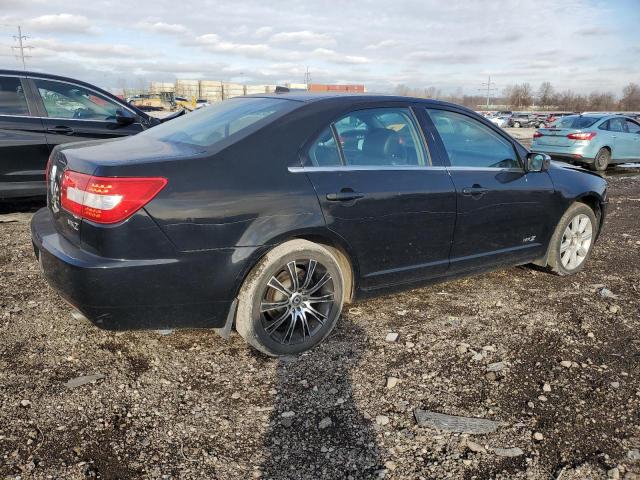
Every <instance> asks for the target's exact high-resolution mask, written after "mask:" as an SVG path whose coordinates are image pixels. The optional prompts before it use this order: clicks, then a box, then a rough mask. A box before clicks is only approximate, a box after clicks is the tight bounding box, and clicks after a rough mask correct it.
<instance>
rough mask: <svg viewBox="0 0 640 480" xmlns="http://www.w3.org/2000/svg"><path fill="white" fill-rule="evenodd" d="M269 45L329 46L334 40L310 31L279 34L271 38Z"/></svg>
mask: <svg viewBox="0 0 640 480" xmlns="http://www.w3.org/2000/svg"><path fill="white" fill-rule="evenodd" d="M269 41H270V42H271V43H276V44H287V45H293V46H298V45H306V46H310V47H314V46H318V47H320V46H323V47H325V46H330V45H335V44H336V40H335V39H334V38H333V37H331V36H330V35H327V34H325V33H316V32H312V31H310V30H300V31H297V32H279V33H276V34H274V35H272V36H271V38H270V39H269Z"/></svg>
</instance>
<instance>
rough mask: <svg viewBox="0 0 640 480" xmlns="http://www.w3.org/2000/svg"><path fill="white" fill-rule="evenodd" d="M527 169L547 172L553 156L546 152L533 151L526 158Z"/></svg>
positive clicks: (528, 170)
mask: <svg viewBox="0 0 640 480" xmlns="http://www.w3.org/2000/svg"><path fill="white" fill-rule="evenodd" d="M525 163H526V165H525V170H526V171H527V172H545V171H547V170H548V169H549V165H550V164H551V157H550V156H549V155H545V154H544V153H534V152H531V153H529V154H528V155H527V158H526V162H525Z"/></svg>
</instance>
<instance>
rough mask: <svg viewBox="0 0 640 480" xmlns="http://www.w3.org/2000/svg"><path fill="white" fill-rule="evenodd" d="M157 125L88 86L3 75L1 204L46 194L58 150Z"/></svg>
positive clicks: (0, 104)
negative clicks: (48, 171) (52, 157)
mask: <svg viewBox="0 0 640 480" xmlns="http://www.w3.org/2000/svg"><path fill="white" fill-rule="evenodd" d="M180 113H182V112H180ZM171 118H173V116H172V117H171ZM164 120H165V119H163V121H164ZM159 123H160V120H158V119H156V118H153V117H150V116H148V115H147V114H146V113H144V112H142V111H140V110H138V109H137V108H135V107H133V106H131V105H129V104H128V103H125V102H123V101H122V100H120V99H119V98H117V97H115V96H114V95H111V94H110V93H109V92H106V91H104V90H102V89H100V88H98V87H96V86H93V85H90V84H88V83H85V82H81V81H79V80H74V79H71V78H66V77H59V76H57V75H48V74H45V73H32V72H20V71H14V70H0V199H2V198H10V197H26V196H33V195H44V194H45V184H44V169H45V165H46V164H47V158H49V154H50V153H51V150H52V149H53V148H54V147H55V146H56V145H60V144H64V143H69V142H77V141H80V140H93V139H105V138H117V137H123V136H128V135H135V134H136V133H139V132H141V131H142V130H145V129H147V128H149V127H152V126H154V125H157V124H159Z"/></svg>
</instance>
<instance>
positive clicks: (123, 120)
mask: <svg viewBox="0 0 640 480" xmlns="http://www.w3.org/2000/svg"><path fill="white" fill-rule="evenodd" d="M135 121H136V117H135V115H134V114H133V113H131V112H130V111H129V110H124V109H118V110H116V123H118V124H119V125H130V124H132V123H133V122H135Z"/></svg>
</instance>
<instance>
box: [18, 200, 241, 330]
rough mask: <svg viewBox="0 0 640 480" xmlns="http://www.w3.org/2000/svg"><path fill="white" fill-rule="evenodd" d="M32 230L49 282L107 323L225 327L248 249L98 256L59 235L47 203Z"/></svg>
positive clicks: (112, 327) (98, 320) (96, 319)
mask: <svg viewBox="0 0 640 480" xmlns="http://www.w3.org/2000/svg"><path fill="white" fill-rule="evenodd" d="M31 237H32V241H33V246H34V251H35V254H36V257H37V259H38V261H39V264H40V268H41V270H42V272H43V274H44V276H45V278H46V279H47V281H48V282H49V284H50V285H51V286H52V287H53V288H54V289H56V290H57V291H58V292H59V293H60V295H61V296H62V297H63V298H64V299H65V300H66V301H67V302H68V303H70V304H71V305H72V306H74V307H75V308H76V309H78V310H79V311H80V312H81V313H82V314H83V315H84V316H85V317H87V318H88V319H89V320H91V321H92V322H93V323H94V324H95V325H97V326H99V327H101V328H105V329H108V330H131V329H166V328H204V327H206V328H221V327H223V326H224V325H225V323H226V320H227V313H228V312H229V309H230V307H231V305H232V302H233V298H234V297H235V295H236V291H235V285H236V284H237V282H238V281H239V280H240V279H241V278H242V273H243V264H241V263H239V262H238V261H237V258H238V257H241V258H247V257H246V256H245V255H246V254H247V253H251V252H238V250H242V249H219V250H215V251H209V252H197V253H194V254H190V253H189V254H180V255H177V256H176V258H163V259H151V260H147V259H145V260H121V259H111V258H104V257H99V256H97V255H93V254H91V253H89V252H87V251H84V250H82V249H81V248H79V247H78V246H76V245H74V244H72V243H70V242H69V241H67V240H66V239H65V238H64V237H63V236H62V235H60V234H59V233H58V232H57V231H56V230H55V226H54V221H53V218H52V216H51V214H50V212H49V210H48V209H46V208H43V209H41V210H39V211H38V212H37V213H36V214H35V215H34V216H33V219H32V221H31ZM234 254H235V255H234ZM234 259H235V261H234Z"/></svg>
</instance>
